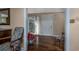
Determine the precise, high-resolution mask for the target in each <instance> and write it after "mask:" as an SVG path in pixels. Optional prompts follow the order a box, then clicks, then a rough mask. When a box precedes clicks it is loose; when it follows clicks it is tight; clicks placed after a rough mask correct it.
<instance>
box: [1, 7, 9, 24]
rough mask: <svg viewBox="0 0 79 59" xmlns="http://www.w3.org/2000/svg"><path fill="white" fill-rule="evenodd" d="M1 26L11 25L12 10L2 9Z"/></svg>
mask: <svg viewBox="0 0 79 59" xmlns="http://www.w3.org/2000/svg"><path fill="white" fill-rule="evenodd" d="M0 25H10V9H9V8H5V9H0Z"/></svg>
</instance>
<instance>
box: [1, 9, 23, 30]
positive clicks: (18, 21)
mask: <svg viewBox="0 0 79 59" xmlns="http://www.w3.org/2000/svg"><path fill="white" fill-rule="evenodd" d="M20 26H22V27H23V26H24V9H23V8H11V9H10V25H0V28H12V29H14V28H15V27H20Z"/></svg>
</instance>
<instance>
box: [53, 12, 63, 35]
mask: <svg viewBox="0 0 79 59" xmlns="http://www.w3.org/2000/svg"><path fill="white" fill-rule="evenodd" d="M64 29H65V16H64V13H56V14H55V19H54V21H53V30H54V34H55V35H61V34H62V32H64Z"/></svg>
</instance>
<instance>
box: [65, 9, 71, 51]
mask: <svg viewBox="0 0 79 59" xmlns="http://www.w3.org/2000/svg"><path fill="white" fill-rule="evenodd" d="M65 16H66V18H65V47H64V48H65V50H66V51H69V50H70V9H69V8H67V9H65Z"/></svg>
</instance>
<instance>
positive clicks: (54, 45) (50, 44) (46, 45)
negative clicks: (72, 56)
mask: <svg viewBox="0 0 79 59" xmlns="http://www.w3.org/2000/svg"><path fill="white" fill-rule="evenodd" d="M38 41H39V43H38V45H37V44H36V40H35V41H34V43H33V45H31V46H28V51H64V41H60V40H59V39H56V37H53V36H41V35H38Z"/></svg>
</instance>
